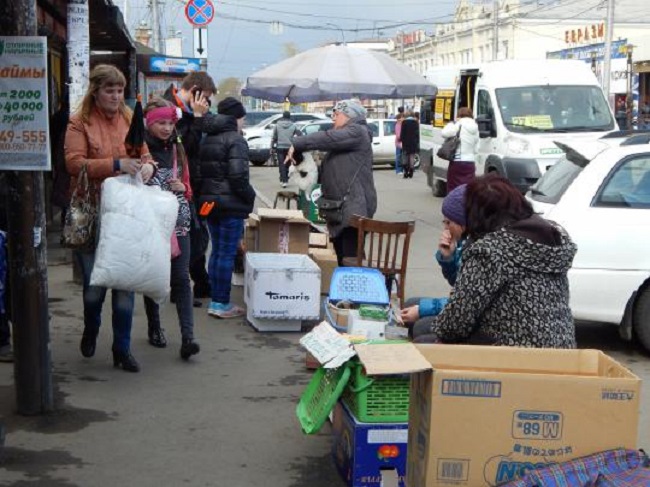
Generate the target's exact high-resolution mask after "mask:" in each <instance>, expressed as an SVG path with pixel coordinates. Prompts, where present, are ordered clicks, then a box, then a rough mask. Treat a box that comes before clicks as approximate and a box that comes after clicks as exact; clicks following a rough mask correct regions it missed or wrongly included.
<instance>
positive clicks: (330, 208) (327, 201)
mask: <svg viewBox="0 0 650 487" xmlns="http://www.w3.org/2000/svg"><path fill="white" fill-rule="evenodd" d="M361 167H362V166H359V168H358V169H357V172H355V173H354V177H353V178H352V181H350V185H349V186H348V190H347V191H346V192H345V194H344V195H343V198H341V199H340V200H335V199H331V198H326V197H325V196H321V197H320V198H318V199H317V200H316V206H317V207H318V211H319V213H320V216H321V217H322V218H323V219H324V220H325V221H326V222H327V223H328V225H339V224H340V223H343V204H344V203H345V200H347V198H348V194H350V190H351V189H352V183H354V180H355V179H357V176H358V175H359V171H361Z"/></svg>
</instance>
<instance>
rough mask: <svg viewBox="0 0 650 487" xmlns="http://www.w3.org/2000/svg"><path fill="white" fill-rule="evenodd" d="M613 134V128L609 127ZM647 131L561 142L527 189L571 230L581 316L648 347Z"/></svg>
mask: <svg viewBox="0 0 650 487" xmlns="http://www.w3.org/2000/svg"><path fill="white" fill-rule="evenodd" d="M612 135H614V134H612ZM648 140H650V137H649V136H648V134H646V135H634V136H626V137H623V138H612V137H604V138H601V139H598V140H596V141H591V142H588V141H581V140H576V141H572V142H570V143H569V142H567V143H560V142H557V143H556V144H557V146H558V147H559V148H560V149H562V150H563V151H564V152H565V154H564V155H563V156H562V157H561V158H560V159H559V160H558V162H557V163H556V164H554V165H553V166H551V167H550V168H549V169H548V170H547V171H546V172H545V173H544V174H543V175H542V177H541V178H540V179H539V180H538V181H537V183H536V184H535V185H534V186H532V187H531V189H530V190H529V191H528V193H527V194H526V197H527V198H528V199H529V201H531V202H532V204H533V207H534V209H535V211H537V212H539V213H541V214H542V215H543V216H544V218H547V219H549V220H553V221H556V222H557V223H559V224H560V225H562V226H563V227H564V228H566V230H567V231H568V232H569V235H571V238H572V239H573V240H574V242H575V243H576V244H577V246H578V252H577V254H576V257H575V259H574V261H573V266H572V268H571V270H570V271H569V283H570V287H571V309H572V311H573V316H574V317H575V318H576V319H581V320H591V321H600V322H605V323H615V324H620V325H621V327H620V330H621V336H623V337H624V338H626V339H631V338H632V336H633V332H634V334H635V335H636V337H637V338H638V340H639V341H640V343H641V344H642V345H643V346H644V347H645V348H646V349H647V350H649V351H650V252H648V243H649V242H650V145H649V144H648Z"/></svg>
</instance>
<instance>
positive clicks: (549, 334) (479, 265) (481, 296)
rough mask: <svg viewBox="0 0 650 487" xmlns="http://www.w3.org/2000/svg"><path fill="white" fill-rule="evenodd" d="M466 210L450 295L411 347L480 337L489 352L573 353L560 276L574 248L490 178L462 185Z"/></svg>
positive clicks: (564, 281) (565, 285)
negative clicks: (495, 347) (553, 350)
mask: <svg viewBox="0 0 650 487" xmlns="http://www.w3.org/2000/svg"><path fill="white" fill-rule="evenodd" d="M465 210H466V218H467V227H466V231H467V239H468V240H467V243H466V244H465V246H464V249H463V261H462V265H461V269H460V272H459V273H458V276H457V278H456V283H455V284H454V289H453V292H452V293H451V297H450V298H449V302H448V303H447V304H446V305H445V307H444V309H443V310H442V312H441V313H440V314H439V315H438V316H437V317H436V318H435V320H434V321H433V324H432V325H431V327H430V328H429V329H428V330H414V338H415V340H416V341H443V342H448V343H466V342H467V341H468V340H469V339H471V337H472V336H474V335H476V334H477V333H481V334H482V335H483V336H484V338H485V340H487V341H489V343H492V344H494V345H502V346H513V347H534V348H575V347H576V337H575V328H574V325H573V317H572V315H571V308H570V307H569V279H568V276H567V273H568V271H569V269H570V268H571V264H572V262H573V257H574V256H575V253H576V245H575V244H574V243H573V242H572V241H571V238H570V237H569V235H568V234H567V232H566V231H565V230H564V229H563V228H562V227H560V226H559V225H557V224H555V223H553V222H550V221H547V220H544V219H543V218H542V217H540V216H539V215H536V214H535V213H534V211H533V208H532V206H531V205H530V203H529V202H528V200H526V198H525V197H524V196H523V195H522V194H521V192H520V191H519V190H518V189H517V188H515V187H514V186H513V185H512V183H510V182H509V181H508V180H507V179H505V178H503V177H502V176H499V175H496V174H488V175H485V176H482V177H479V178H476V179H475V180H474V181H472V182H471V183H469V184H468V185H467V190H466V193H465ZM415 332H420V333H422V334H421V335H419V336H416V335H417V334H416V333H415Z"/></svg>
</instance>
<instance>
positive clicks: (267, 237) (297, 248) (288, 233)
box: [257, 208, 310, 255]
mask: <svg viewBox="0 0 650 487" xmlns="http://www.w3.org/2000/svg"><path fill="white" fill-rule="evenodd" d="M257 217H258V218H259V230H258V236H257V251H258V252H278V253H281V254H305V255H306V254H307V252H308V251H309V227H310V224H309V221H308V220H307V219H306V218H305V217H304V216H303V214H302V212H301V211H299V210H278V209H271V208H260V209H258V210H257Z"/></svg>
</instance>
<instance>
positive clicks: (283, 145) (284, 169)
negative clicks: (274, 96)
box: [271, 111, 300, 188]
mask: <svg viewBox="0 0 650 487" xmlns="http://www.w3.org/2000/svg"><path fill="white" fill-rule="evenodd" d="M299 134H300V131H299V130H298V127H297V126H296V124H295V123H293V122H292V121H291V112H289V111H284V112H283V113H282V118H281V119H280V120H278V122H277V123H276V124H275V127H274V128H273V138H272V139H271V148H272V149H273V150H274V151H275V153H276V156H277V159H278V167H279V168H280V184H281V185H282V187H283V188H286V187H287V183H288V182H289V167H288V166H287V165H286V164H285V163H284V160H285V159H286V158H287V151H288V150H289V147H291V141H292V139H293V137H295V136H296V135H299Z"/></svg>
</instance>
